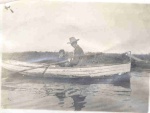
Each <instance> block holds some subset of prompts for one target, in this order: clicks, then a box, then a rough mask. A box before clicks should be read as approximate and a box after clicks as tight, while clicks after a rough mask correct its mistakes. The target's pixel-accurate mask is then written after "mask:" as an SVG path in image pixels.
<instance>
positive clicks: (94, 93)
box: [2, 74, 131, 111]
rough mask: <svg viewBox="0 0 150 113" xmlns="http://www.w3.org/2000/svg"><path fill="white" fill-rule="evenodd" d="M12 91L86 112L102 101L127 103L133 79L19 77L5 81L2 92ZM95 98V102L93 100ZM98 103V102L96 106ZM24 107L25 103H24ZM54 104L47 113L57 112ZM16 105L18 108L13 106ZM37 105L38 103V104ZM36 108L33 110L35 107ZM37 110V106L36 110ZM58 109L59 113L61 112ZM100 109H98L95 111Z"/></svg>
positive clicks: (125, 76) (62, 107)
mask: <svg viewBox="0 0 150 113" xmlns="http://www.w3.org/2000/svg"><path fill="white" fill-rule="evenodd" d="M10 86H11V87H13V88H14V91H19V93H22V92H24V93H26V94H28V95H32V94H35V98H36V96H37V95H39V96H37V97H38V98H36V99H39V98H40V99H42V98H43V100H44V98H47V97H52V98H55V99H57V100H58V101H51V100H49V101H51V103H55V104H56V105H57V106H58V105H59V107H60V108H61V109H73V110H76V111H80V110H82V109H83V108H85V107H87V108H88V106H89V105H91V104H90V103H91V102H92V101H93V100H94V101H95V102H94V104H95V103H97V104H100V102H101V101H100V99H99V98H108V97H112V96H113V98H118V99H120V100H122V101H128V100H129V99H128V98H127V97H129V96H130V92H131V89H130V75H129V74H123V75H122V76H118V75H114V76H111V77H107V78H106V77H103V78H75V79H71V78H43V77H41V78H35V77H25V76H20V75H16V76H15V79H14V77H12V78H9V79H8V80H6V81H5V82H4V83H3V85H2V88H3V89H6V88H7V87H10ZM92 98H93V100H92ZM97 100H99V101H98V102H96V101H97ZM22 103H23V102H22ZM51 103H47V104H46V106H47V107H46V108H47V109H57V108H55V106H51ZM14 105H15V104H14ZM35 105H37V103H36V104H35ZM35 105H34V104H33V106H34V107H35ZM36 107H38V106H36ZM60 108H59V109H60ZM96 109H97V108H96Z"/></svg>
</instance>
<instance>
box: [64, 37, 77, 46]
mask: <svg viewBox="0 0 150 113" xmlns="http://www.w3.org/2000/svg"><path fill="white" fill-rule="evenodd" d="M69 40H70V42H68V43H67V44H72V43H73V42H77V41H79V39H75V37H71V38H69Z"/></svg>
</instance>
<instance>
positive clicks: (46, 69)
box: [42, 60, 68, 76]
mask: <svg viewBox="0 0 150 113" xmlns="http://www.w3.org/2000/svg"><path fill="white" fill-rule="evenodd" d="M66 62H68V60H65V61H61V62H57V64H62V63H66ZM50 65H51V64H49V65H48V66H47V67H46V68H45V70H44V72H43V73H42V75H43V76H44V74H45V72H46V70H47V69H48V68H49V66H50ZM55 65H56V63H55Z"/></svg>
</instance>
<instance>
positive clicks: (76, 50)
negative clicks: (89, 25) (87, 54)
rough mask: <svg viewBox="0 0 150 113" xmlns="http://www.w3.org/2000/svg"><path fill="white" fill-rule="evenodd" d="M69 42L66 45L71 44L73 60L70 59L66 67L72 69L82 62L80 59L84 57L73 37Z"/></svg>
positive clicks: (76, 40)
mask: <svg viewBox="0 0 150 113" xmlns="http://www.w3.org/2000/svg"><path fill="white" fill-rule="evenodd" d="M69 40H70V42H68V44H71V46H72V47H73V48H74V53H73V58H71V60H70V62H69V64H68V66H71V67H72V66H75V65H77V64H78V63H79V62H80V61H81V60H82V57H83V56H84V52H83V50H82V48H81V47H80V46H79V45H78V43H77V42H78V41H79V39H76V38H75V37H71V38H70V39H69Z"/></svg>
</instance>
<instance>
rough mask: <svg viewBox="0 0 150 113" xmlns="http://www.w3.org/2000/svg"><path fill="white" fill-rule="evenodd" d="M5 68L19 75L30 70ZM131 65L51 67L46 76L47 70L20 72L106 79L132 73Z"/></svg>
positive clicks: (16, 66) (34, 74) (19, 66)
mask: <svg viewBox="0 0 150 113" xmlns="http://www.w3.org/2000/svg"><path fill="white" fill-rule="evenodd" d="M2 67H3V68H5V69H7V70H10V71H13V72H14V73H17V72H19V71H21V70H25V69H30V68H31V67H28V66H21V65H12V64H7V63H4V64H3V66H2ZM130 69H131V63H126V64H116V65H97V66H80V67H49V68H48V69H47V71H46V72H45V74H44V75H43V74H42V73H43V71H44V70H45V68H37V69H33V70H28V71H24V72H19V73H20V74H22V75H27V76H36V77H41V76H42V77H63V78H79V77H91V78H92V77H93V78H96V77H104V76H112V75H115V74H118V75H122V74H124V73H127V72H130Z"/></svg>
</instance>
